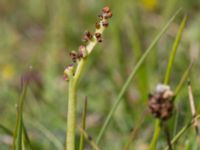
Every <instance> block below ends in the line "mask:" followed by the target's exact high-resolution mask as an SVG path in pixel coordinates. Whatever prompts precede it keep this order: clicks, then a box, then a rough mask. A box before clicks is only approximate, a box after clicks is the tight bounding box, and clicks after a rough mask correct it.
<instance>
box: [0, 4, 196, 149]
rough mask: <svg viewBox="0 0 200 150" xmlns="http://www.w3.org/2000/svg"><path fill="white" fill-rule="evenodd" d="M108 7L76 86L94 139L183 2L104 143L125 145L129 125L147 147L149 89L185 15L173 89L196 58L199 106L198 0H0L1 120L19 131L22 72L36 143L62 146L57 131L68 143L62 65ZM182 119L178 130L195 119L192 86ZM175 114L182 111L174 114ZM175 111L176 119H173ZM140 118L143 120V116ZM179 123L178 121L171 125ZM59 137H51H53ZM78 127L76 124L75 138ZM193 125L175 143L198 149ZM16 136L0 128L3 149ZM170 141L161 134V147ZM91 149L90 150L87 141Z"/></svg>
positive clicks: (182, 103) (181, 107) (137, 142)
mask: <svg viewBox="0 0 200 150" xmlns="http://www.w3.org/2000/svg"><path fill="white" fill-rule="evenodd" d="M107 5H108V6H110V8H111V9H112V12H113V18H112V19H111V20H110V25H109V28H108V29H106V31H105V33H104V35H103V42H102V43H100V44H98V45H97V46H96V48H95V50H94V51H93V53H92V55H91V57H90V58H89V62H88V64H87V68H86V69H85V71H84V74H83V76H82V78H81V82H80V86H79V93H78V103H77V105H78V112H77V113H78V124H80V119H81V111H82V107H83V100H84V97H85V96H87V97H88V115H87V131H88V133H89V134H91V135H92V137H93V138H94V139H96V136H97V134H98V132H99V130H100V127H101V125H102V123H103V121H104V120H105V117H106V115H107V114H108V112H109V110H110V108H111V107H112V105H113V103H114V100H115V99H116V96H117V94H118V93H119V91H120V88H121V87H122V85H123V83H124V82H125V80H126V78H127V77H128V75H129V73H130V72H131V70H132V69H133V68H134V66H135V64H136V63H137V61H138V60H139V58H140V57H141V55H142V54H143V53H144V51H145V49H146V48H147V47H148V45H149V44H150V42H151V41H152V40H153V38H154V37H155V35H156V33H157V32H158V31H159V30H160V29H161V28H162V26H163V25H164V24H165V23H166V22H167V20H168V19H169V18H170V16H172V15H173V14H174V12H175V11H176V10H177V9H179V8H183V9H182V12H181V14H180V15H179V16H178V17H177V18H176V20H175V22H173V24H171V25H170V28H169V30H168V31H167V33H166V34H164V36H162V38H161V40H160V41H159V43H157V45H156V46H155V47H154V50H153V51H152V52H151V53H150V55H149V56H148V58H147V59H146V60H145V63H144V64H143V65H142V67H141V68H140V70H139V72H137V75H136V77H135V78H134V79H133V81H132V84H131V86H130V87H129V89H128V91H127V92H126V94H125V95H124V97H123V101H122V103H121V104H120V106H119V108H118V109H117V111H116V113H115V115H114V119H113V121H112V122H111V124H110V125H109V128H108V130H107V132H106V134H105V136H104V138H103V140H102V141H101V143H100V147H101V148H102V149H106V150H113V149H123V148H124V146H125V144H126V143H127V141H128V139H129V136H130V133H131V129H134V128H136V127H137V126H139V129H138V132H137V135H136V137H135V138H134V140H133V142H132V145H131V147H130V149H138V148H139V149H140V150H143V149H148V146H149V143H150V140H151V138H152V133H153V127H154V120H155V119H154V118H153V117H152V116H151V114H150V113H146V111H145V110H147V97H148V93H150V92H153V91H154V89H155V86H156V85H157V84H158V83H161V82H162V81H163V78H164V74H165V70H166V65H167V61H168V58H169V54H170V50H171V49H172V44H173V40H174V38H175V35H176V33H177V31H178V26H179V24H180V21H181V19H182V17H183V15H184V14H185V13H186V14H188V17H189V19H188V23H187V27H186V29H185V31H184V35H183V38H182V42H181V44H180V46H179V49H178V52H177V55H176V59H175V64H174V66H173V70H172V75H171V78H170V86H171V87H172V89H174V88H175V86H176V85H177V83H178V81H179V80H180V78H181V76H182V74H183V73H184V71H185V69H186V68H187V66H188V65H189V63H190V62H191V60H194V67H193V69H192V72H191V74H190V79H191V83H192V87H193V93H194V97H195V100H196V101H195V102H196V108H197V111H200V103H199V98H200V93H199V85H200V77H199V75H200V70H199V68H200V61H199V50H200V0H166V1H163V0H141V1H140V0H124V1H120V0H99V1H95V0H1V1H0V124H1V125H4V126H5V127H7V128H8V129H11V130H12V131H13V130H14V127H15V122H16V103H17V101H18V98H19V95H20V78H21V76H22V75H24V76H25V77H27V78H28V79H30V80H31V83H30V85H29V88H28V93H27V96H26V100H25V107H24V120H25V125H26V127H27V129H28V133H29V136H30V139H31V142H32V144H33V145H34V148H35V149H37V150H44V149H49V150H55V149H58V146H56V144H55V142H52V141H51V138H52V136H50V135H54V136H55V137H56V138H57V139H58V140H59V141H60V142H61V143H62V144H64V142H65V127H66V116H67V114H66V113H67V86H68V85H67V82H65V81H64V80H63V71H64V68H65V67H66V66H67V65H68V64H69V63H71V60H70V57H69V52H70V51H71V50H77V49H78V47H79V45H80V44H81V43H82V41H81V38H82V35H83V32H84V31H85V30H89V31H93V30H94V29H95V22H96V21H97V15H98V14H99V13H100V11H101V9H102V8H103V7H104V6H107ZM176 112H177V113H176V114H178V115H176V116H174V117H173V118H172V119H171V120H170V123H171V126H173V125H174V124H175V123H174V122H175V121H174V120H178V124H177V127H176V130H173V131H171V133H172V136H173V135H175V134H176V132H177V131H178V130H179V129H180V128H181V127H183V125H185V124H186V123H187V122H188V121H189V120H190V119H191V113H190V108H189V101H188V94H187V85H186V84H185V86H184V88H183V89H182V91H181V93H180V95H179V96H178V97H177V101H176ZM176 117H177V118H176ZM174 118H176V119H174ZM141 120H144V121H142V123H141ZM173 129H174V128H173ZM54 136H53V137H54ZM78 137H79V131H78V130H77V139H78ZM194 139H195V134H194V131H193V129H191V130H190V131H188V134H186V135H184V136H182V138H181V139H180V142H179V143H178V144H177V149H182V148H183V147H186V146H187V147H188V148H189V149H197V144H196V142H195V140H194ZM11 144H12V138H11V136H9V135H7V134H6V133H4V132H3V131H2V130H1V129H0V149H1V150H4V149H8V148H10V147H11ZM165 145H166V141H165V137H164V135H163V133H162V134H161V136H160V141H159V144H158V149H160V148H162V147H163V146H165ZM86 148H87V149H91V148H90V146H89V145H88V144H87V145H86Z"/></svg>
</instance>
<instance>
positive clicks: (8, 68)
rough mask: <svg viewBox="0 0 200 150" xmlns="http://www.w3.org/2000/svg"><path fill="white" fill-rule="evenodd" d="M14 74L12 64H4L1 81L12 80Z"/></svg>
mask: <svg viewBox="0 0 200 150" xmlns="http://www.w3.org/2000/svg"><path fill="white" fill-rule="evenodd" d="M14 73H15V70H14V67H13V65H12V64H6V65H4V66H3V68H2V73H1V79H2V80H10V79H12V78H13V76H14Z"/></svg>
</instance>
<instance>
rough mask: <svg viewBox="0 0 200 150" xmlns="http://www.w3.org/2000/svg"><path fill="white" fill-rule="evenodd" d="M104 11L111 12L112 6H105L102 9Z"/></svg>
mask: <svg viewBox="0 0 200 150" xmlns="http://www.w3.org/2000/svg"><path fill="white" fill-rule="evenodd" d="M102 12H103V13H108V12H110V7H108V6H105V7H104V8H103V9H102Z"/></svg>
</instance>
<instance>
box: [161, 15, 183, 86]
mask: <svg viewBox="0 0 200 150" xmlns="http://www.w3.org/2000/svg"><path fill="white" fill-rule="evenodd" d="M186 22H187V16H184V18H183V20H182V22H181V25H180V27H179V31H178V33H177V35H176V39H175V41H174V44H173V48H172V51H171V54H170V58H169V61H168V65H167V71H166V73H165V80H164V84H169V79H170V74H171V71H172V66H173V63H174V60H175V55H176V51H177V49H178V46H179V43H180V41H181V37H182V34H183V30H184V28H185V25H186Z"/></svg>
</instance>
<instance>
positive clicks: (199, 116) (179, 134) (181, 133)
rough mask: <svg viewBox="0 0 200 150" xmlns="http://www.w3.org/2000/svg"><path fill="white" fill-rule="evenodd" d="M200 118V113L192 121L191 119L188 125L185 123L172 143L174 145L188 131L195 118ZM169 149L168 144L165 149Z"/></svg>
mask: <svg viewBox="0 0 200 150" xmlns="http://www.w3.org/2000/svg"><path fill="white" fill-rule="evenodd" d="M199 118H200V115H197V116H196V117H195V118H194V119H192V121H191V122H190V123H188V124H187V125H185V126H184V127H183V128H182V129H181V130H180V131H179V132H178V133H177V134H176V136H175V137H174V138H173V139H172V140H171V144H172V145H173V144H175V143H176V142H177V141H178V139H179V138H180V137H181V136H182V135H183V134H184V133H185V132H186V131H187V129H188V128H189V127H191V126H192V125H193V123H194V120H195V119H197V120H198V119H199ZM168 149H169V148H168V146H167V147H166V148H165V149H164V150H168Z"/></svg>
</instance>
